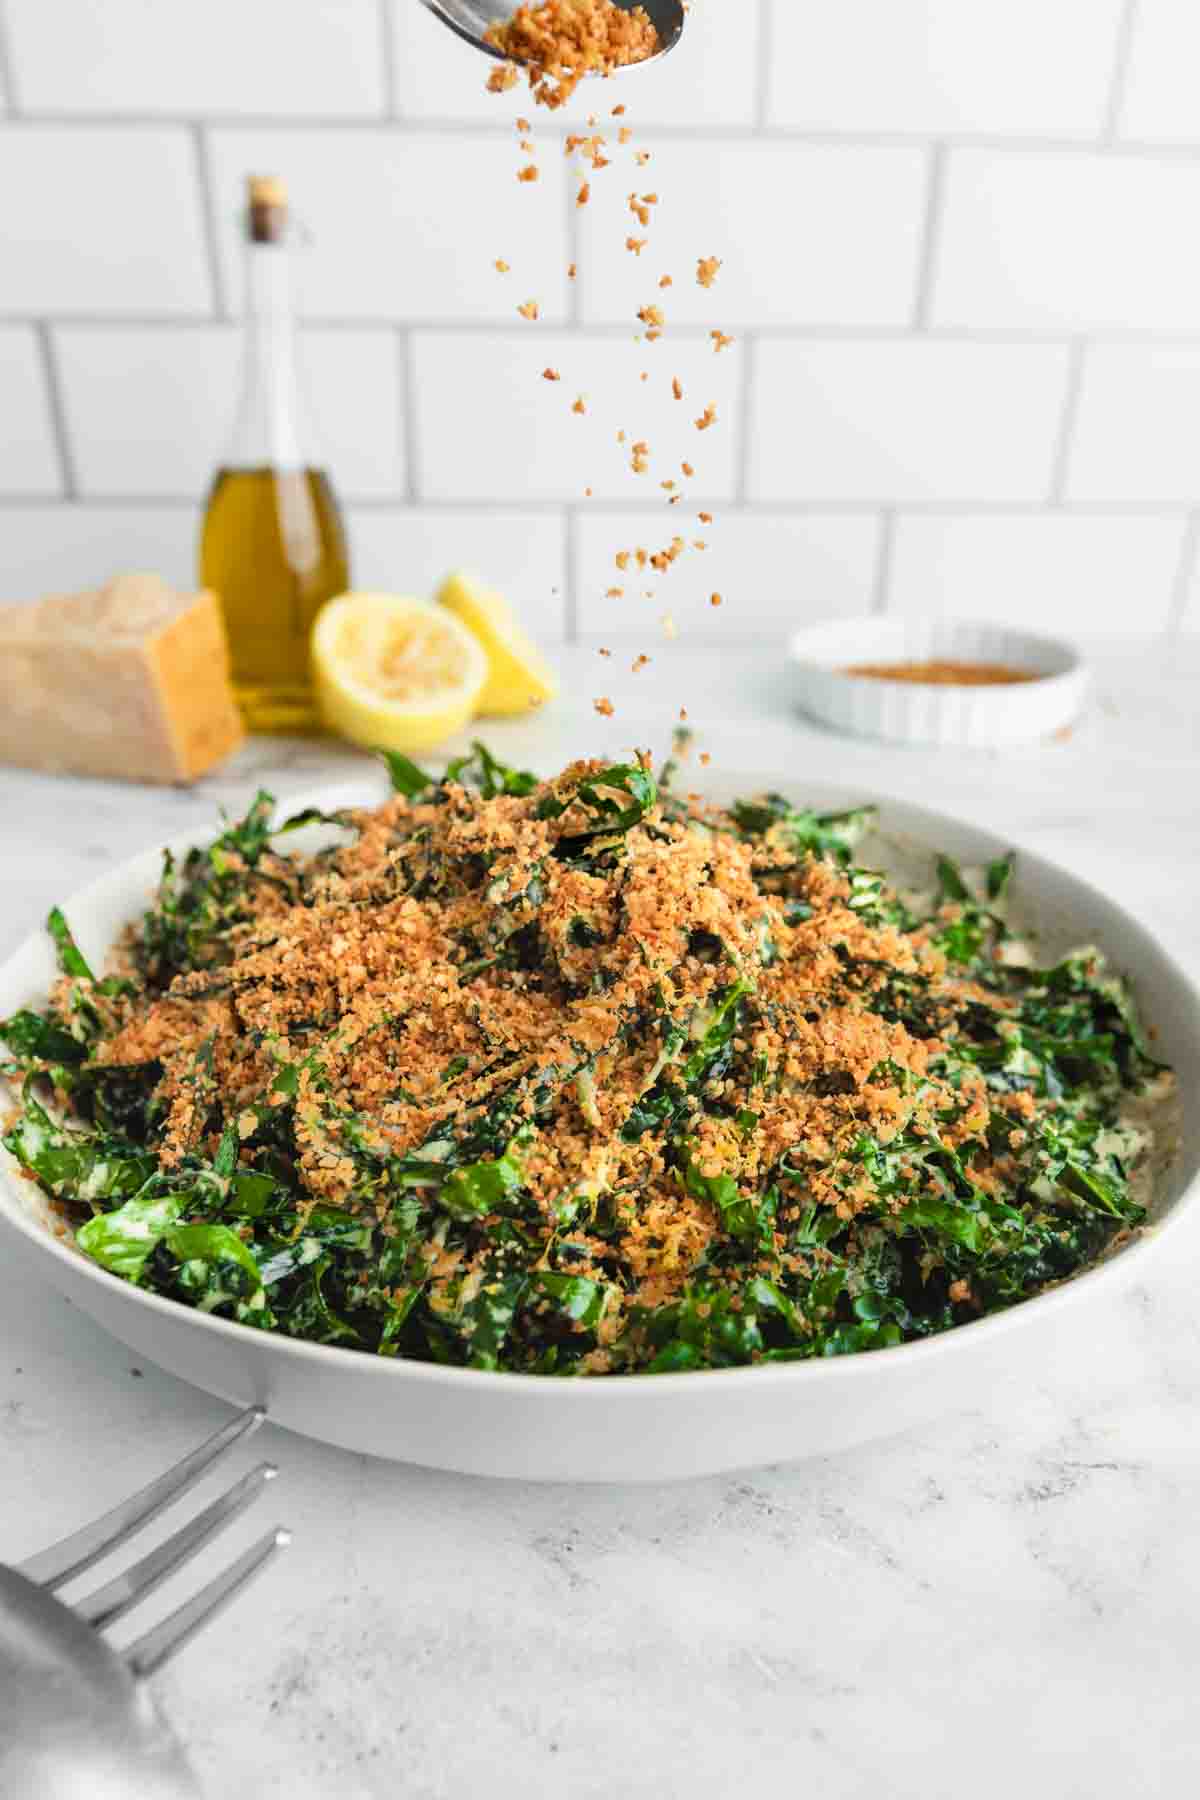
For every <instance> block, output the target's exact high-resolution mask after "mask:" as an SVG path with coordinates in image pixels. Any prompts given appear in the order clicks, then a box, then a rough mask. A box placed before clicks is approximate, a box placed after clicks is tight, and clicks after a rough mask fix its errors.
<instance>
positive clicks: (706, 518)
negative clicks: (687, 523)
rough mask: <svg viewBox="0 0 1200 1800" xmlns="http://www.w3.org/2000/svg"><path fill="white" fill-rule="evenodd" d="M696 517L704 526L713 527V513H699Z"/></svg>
mask: <svg viewBox="0 0 1200 1800" xmlns="http://www.w3.org/2000/svg"><path fill="white" fill-rule="evenodd" d="M696 517H697V518H698V519H699V521H700V523H701V524H702V525H711V524H712V522H713V516H712V514H711V513H697V515H696Z"/></svg>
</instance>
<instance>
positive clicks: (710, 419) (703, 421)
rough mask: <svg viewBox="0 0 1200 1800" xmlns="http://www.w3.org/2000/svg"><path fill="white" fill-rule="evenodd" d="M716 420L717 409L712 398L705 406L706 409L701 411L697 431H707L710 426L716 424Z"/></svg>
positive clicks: (697, 421)
mask: <svg viewBox="0 0 1200 1800" xmlns="http://www.w3.org/2000/svg"><path fill="white" fill-rule="evenodd" d="M716 422H717V409H716V407H715V406H714V405H713V404H712V402H711V400H710V401H709V403H708V405H707V406H706V407H705V409H704V411H703V412H702V413H701V415H700V417H699V418H698V419H697V420H696V430H697V431H707V430H708V428H709V426H710V425H715V424H716Z"/></svg>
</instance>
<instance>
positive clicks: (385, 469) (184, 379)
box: [51, 325, 406, 502]
mask: <svg viewBox="0 0 1200 1800" xmlns="http://www.w3.org/2000/svg"><path fill="white" fill-rule="evenodd" d="M51 329H52V332H53V344H54V349H55V353H56V357H57V364H58V371H59V382H60V386H61V391H62V403H63V413H64V418H65V422H66V429H67V433H68V436H69V438H70V442H71V446H72V451H73V456H74V471H75V481H76V485H77V488H78V491H79V493H80V494H81V495H82V496H83V497H84V498H86V499H101V498H104V499H115V498H124V497H125V496H127V495H137V496H147V497H150V496H153V497H154V498H156V499H158V498H163V499H174V500H180V499H191V498H193V497H194V496H196V495H197V494H202V493H203V492H204V490H205V487H206V486H207V484H208V482H209V481H210V480H211V478H212V472H213V469H214V467H215V466H216V464H217V463H218V462H219V461H220V459H221V456H222V453H223V451H224V449H225V441H226V439H227V438H228V435H229V422H230V421H229V412H230V398H231V396H232V395H234V394H235V393H236V392H237V386H238V381H239V378H240V364H241V333H240V331H239V330H238V328H237V327H236V326H235V325H182V326H171V325H167V326H163V325H132V326H130V325H61V326H54V327H52V328H51ZM401 350H402V346H401V344H400V342H399V340H398V338H397V336H396V334H395V332H392V331H386V330H384V329H382V328H379V327H355V328H353V329H349V330H328V329H323V328H321V327H313V328H310V329H309V330H307V331H306V332H304V333H303V335H302V338H301V343H300V354H299V362H300V364H301V367H302V370H303V374H304V377H305V380H304V387H305V391H306V394H307V397H308V402H309V405H308V410H309V412H310V413H311V414H312V416H313V418H314V419H319V420H320V434H319V440H320V445H321V449H322V451H323V452H324V457H323V460H324V461H326V462H327V464H328V466H329V467H330V468H331V469H333V470H335V471H336V475H337V484H338V488H339V490H340V492H341V493H342V494H343V496H344V497H345V498H346V499H348V500H391V501H393V502H399V501H402V500H403V499H404V496H405V490H406V475H405V464H404V434H403V409H404V406H405V395H404V383H403V377H402V372H401V363H402V358H401Z"/></svg>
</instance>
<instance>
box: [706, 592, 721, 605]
mask: <svg viewBox="0 0 1200 1800" xmlns="http://www.w3.org/2000/svg"><path fill="white" fill-rule="evenodd" d="M708 604H709V605H710V606H720V604H721V596H720V594H712V595H710V596H709V602H708Z"/></svg>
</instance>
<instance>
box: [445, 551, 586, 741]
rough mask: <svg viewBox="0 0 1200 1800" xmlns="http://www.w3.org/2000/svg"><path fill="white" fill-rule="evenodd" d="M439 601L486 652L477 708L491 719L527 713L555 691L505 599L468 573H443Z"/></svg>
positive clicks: (555, 685) (542, 659)
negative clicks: (485, 664) (485, 676)
mask: <svg viewBox="0 0 1200 1800" xmlns="http://www.w3.org/2000/svg"><path fill="white" fill-rule="evenodd" d="M438 601H439V603H440V604H441V605H442V606H444V607H445V608H446V609H447V611H448V612H450V613H452V614H453V615H454V617H455V618H459V619H461V620H462V622H463V624H464V625H466V626H468V627H469V629H470V630H471V631H472V632H473V633H474V634H475V636H476V637H477V638H478V640H479V642H480V643H481V644H482V645H483V647H484V650H485V651H486V652H487V660H488V678H487V682H486V684H485V686H484V690H483V692H482V694H481V695H480V696H479V699H478V701H477V702H476V710H477V711H478V712H481V713H489V714H490V715H491V716H492V717H493V718H511V717H513V716H514V715H515V714H517V713H524V712H528V711H529V710H530V708H531V707H534V706H540V705H541V704H542V702H543V701H544V700H553V698H554V696H555V694H557V692H558V682H557V681H556V680H555V677H554V672H553V670H552V669H551V668H550V666H549V664H548V663H547V661H546V659H545V657H544V656H543V655H542V653H541V651H540V650H539V649H538V647H537V645H536V644H534V643H533V641H532V640H531V639H530V638H529V637H528V636H527V635H526V633H525V632H524V631H523V630H522V628H521V626H520V625H518V623H517V621H516V618H515V617H514V614H513V610H512V608H511V606H509V604H508V602H507V601H506V600H504V599H502V598H501V596H500V595H499V594H496V593H493V592H492V591H491V589H490V588H485V587H483V586H482V585H481V584H480V583H479V582H478V581H476V580H474V579H473V577H472V576H470V575H464V574H461V573H455V574H453V575H448V576H447V577H446V579H445V581H444V582H443V583H442V585H441V587H440V588H439V589H438Z"/></svg>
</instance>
